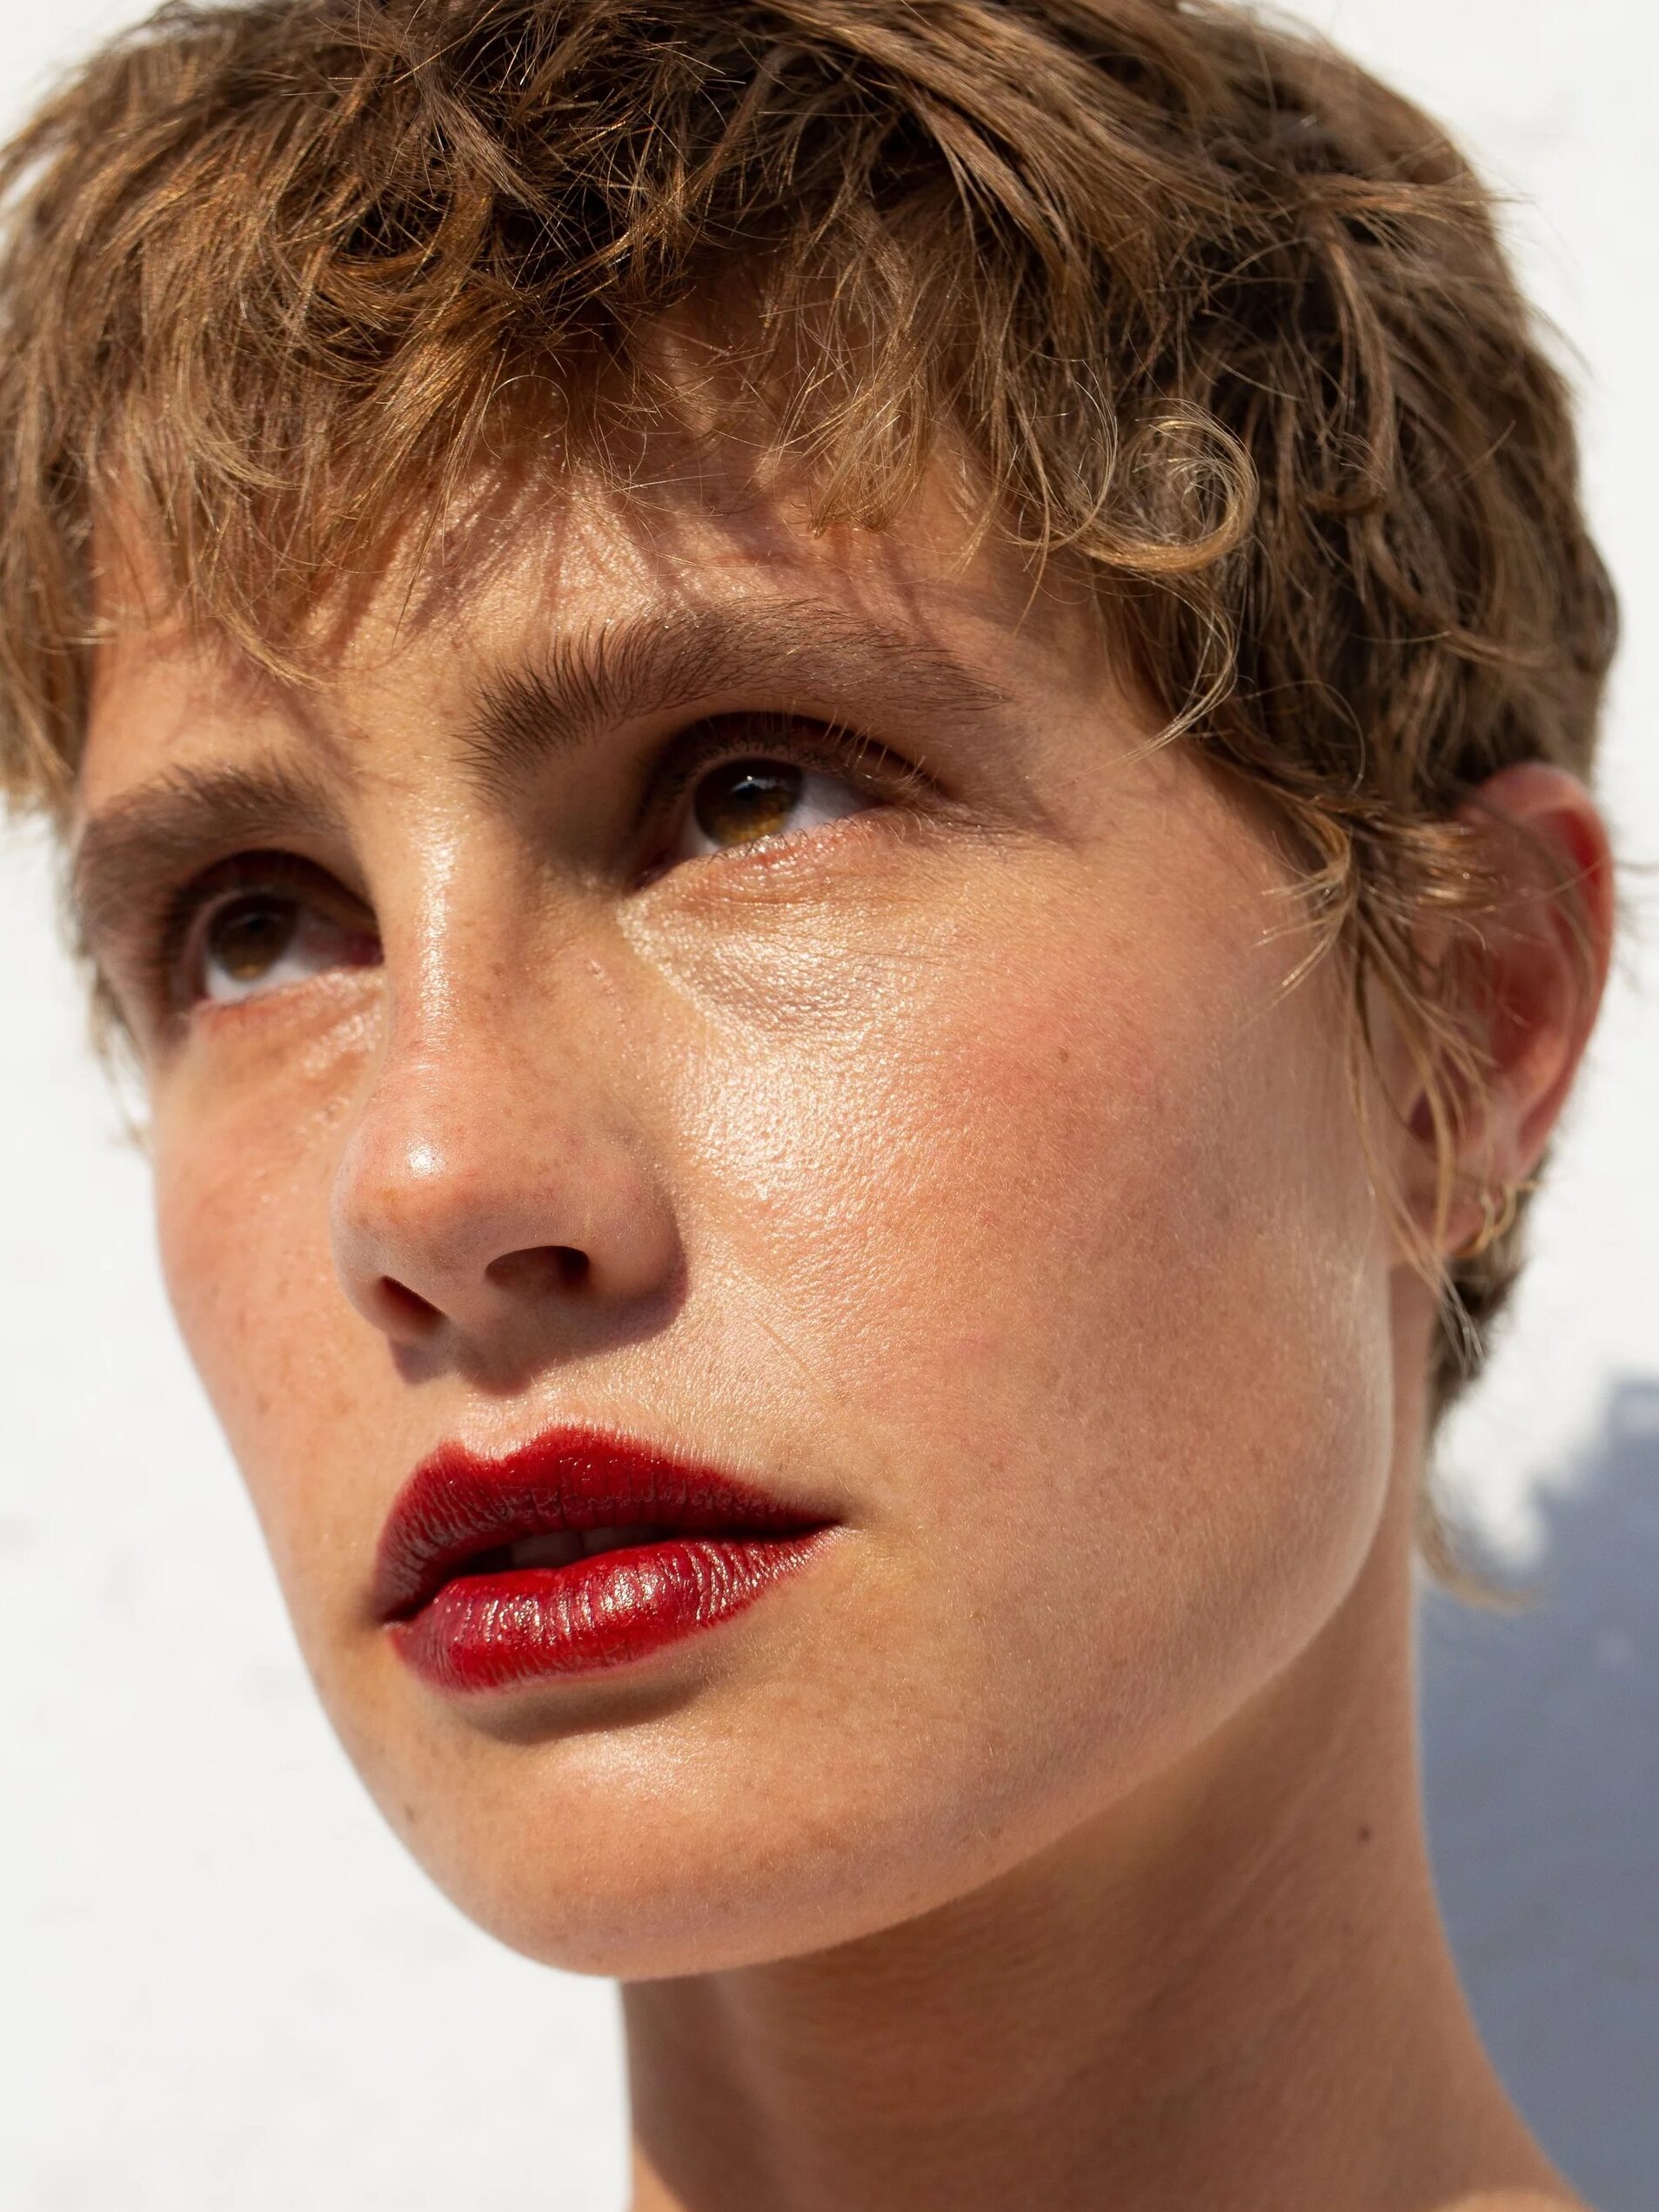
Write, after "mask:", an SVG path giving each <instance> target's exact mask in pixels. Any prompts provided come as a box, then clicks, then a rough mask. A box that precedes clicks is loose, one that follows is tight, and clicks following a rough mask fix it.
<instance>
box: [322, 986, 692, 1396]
mask: <svg viewBox="0 0 1659 2212" xmlns="http://www.w3.org/2000/svg"><path fill="white" fill-rule="evenodd" d="M515 996H517V995H515ZM574 1026H575V1025H574V1024H571V1023H566V1022H563V1021H561V1020H559V1016H558V1014H557V1013H556V1012H555V1011H554V1010H553V1009H550V1008H548V1007H547V1006H546V1005H545V1004H542V1005H539V1006H535V1007H533V1008H532V1009H530V1011H529V1013H528V1015H525V1014H524V1013H518V1014H507V1015H505V1016H504V1010H503V1008H502V1004H501V1001H500V999H499V998H498V997H496V998H495V999H494V1002H493V1004H492V1005H487V1006H485V1007H482V1008H480V1009H478V1010H477V1012H476V1013H475V1014H474V1015H473V1016H471V1017H467V1016H454V1015H453V1014H452V1015H451V1016H449V1017H448V1018H445V1019H444V1020H442V1021H432V1020H431V1019H429V1018H427V1017H426V1016H423V1015H422V1014H421V1013H420V1012H419V1011H418V1009H417V1010H404V1011H398V1009H395V1008H394V1009H393V1010H392V1011H391V1013H390V1015H389V1017H388V1031H387V1036H386V1041H385V1046H384V1049H383V1050H382V1053H381V1056H380V1058H379V1062H378V1066H377V1067H376V1069H375V1071H374V1074H373V1077H372V1080H371V1083H370V1086H369V1089H368V1090H367V1092H366V1094H365V1096H364V1098H363V1100H362V1102H361V1103H360V1105H359V1107H358V1111H357V1113H356V1116H355V1118H354V1120H353V1121H352V1123H351V1126H350V1129H349V1131H348V1133H347V1136H346V1138H345V1143H344V1145H343V1147H342V1150H341V1152H340V1155H339V1157H338V1166H337V1168H336V1171H335V1176H334V1183H333V1190H332V1193H331V1238H332V1244H333V1251H334V1262H335V1266H336V1268H337V1270H338V1274H339V1277H340V1281H341V1283H342V1284H343V1285H344V1287H345V1292H346V1295H347V1297H349V1298H350V1299H351V1303H352V1304H353V1305H354V1306H356V1308H357V1309H358V1312H360V1313H362V1314H363V1315H365V1317H367V1318H368V1319H369V1320H370V1321H371V1322H372V1323H373V1324H375V1326H376V1327H377V1328H378V1329H380V1330H382V1331H384V1332H385V1334H386V1336H387V1337H390V1338H391V1339H392V1341H393V1342H394V1343H395V1344H401V1345H408V1346H414V1345H425V1346H427V1347H429V1348H432V1347H434V1346H436V1345H438V1344H439V1340H443V1339H448V1340H449V1341H450V1344H451V1346H452V1349H453V1350H454V1351H456V1352H457V1353H458V1354H464V1355H465V1356H466V1357H470V1358H472V1359H473V1360H482V1361H484V1362H485V1363H487V1364H495V1363H497V1362H498V1361H502V1360H506V1359H514V1360H516V1359H518V1358H521V1357H524V1355H525V1351H526V1348H527V1344H528V1343H529V1342H530V1341H532V1340H533V1343H534V1344H535V1346H536V1347H537V1349H538V1350H541V1349H550V1348H551V1342H550V1340H552V1339H555V1338H557V1337H559V1336H561V1335H562V1336H564V1337H571V1336H572V1335H575V1336H591V1334H592V1331H593V1329H594V1328H595V1326H596V1325H597V1326H600V1327H603V1326H604V1325H605V1324H606V1323H607V1321H608V1323H609V1324H610V1325H611V1326H612V1328H614V1327H616V1326H617V1325H619V1323H620V1321H621V1320H622V1318H623V1317H625V1316H626V1315H628V1314H629V1313H630V1312H637V1311H638V1310H639V1309H641V1308H643V1307H645V1306H646V1305H648V1304H651V1303H652V1301H653V1300H655V1299H658V1298H659V1297H662V1296H663V1295H664V1294H665V1293H666V1291H667V1290H668V1288H669V1286H670V1284H672V1281H673V1279H674V1277H675V1275H676V1273H677V1271H678V1268H679V1255H680V1245H679V1235H678V1230H677V1225H676V1222H675V1217H674V1213H673V1210H672V1206H671V1204H670V1203H669V1200H668V1197H667V1194H666V1187H665V1184H664V1183H663V1181H662V1178H661V1176H660V1174H659V1170H658V1168H657V1166H656V1164H655V1163H653V1161H652V1158H651V1157H650V1156H648V1153H647V1150H646V1144H645V1143H644V1141H643V1139H642V1137H641V1135H640V1133H639V1129H637V1127H636V1126H635V1125H634V1124H633V1123H632V1121H631V1119H630V1118H629V1116H627V1114H626V1113H625V1110H624V1109H623V1106H622V1102H621V1101H620V1100H619V1098H618V1097H617V1096H615V1095H614V1092H613V1091H612V1090H611V1089H608V1088H607V1086H606V1083H605V1080H604V1070H603V1069H601V1068H599V1066H597V1065H596V1064H595V1061H594V1056H593V1055H592V1052H590V1053H588V1054H586V1055H585V1054H583V1053H582V1052H580V1051H579V1050H578V1049H576V1048H575V1046H574V1045H573V1043H572V1042H571V1036H572V1029H573V1027H574ZM525 1028H528V1029H532V1031H533V1032H535V1035H533V1036H532V1037H529V1038H526V1037H525V1036H524V1035H523V1034H521V1033H520V1031H521V1030H522V1029H525ZM548 1036H559V1038H560V1039H561V1043H560V1046H559V1049H551V1050H550V1049H547V1046H546V1044H545V1039H546V1038H547V1037H548Z"/></svg>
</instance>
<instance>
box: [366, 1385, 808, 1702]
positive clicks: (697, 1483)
mask: <svg viewBox="0 0 1659 2212" xmlns="http://www.w3.org/2000/svg"><path fill="white" fill-rule="evenodd" d="M629 1507H632V1508H633V1509H634V1512H633V1514H632V1515H630V1514H629V1513H628V1512H627V1509H628V1508H629ZM833 1525H834V1524H833V1522H832V1521H831V1520H830V1519H828V1518H826V1517H824V1516H822V1515H815V1514H812V1513H810V1512H804V1511H802V1510H800V1509H799V1508H797V1507H794V1506H793V1505H786V1504H784V1503H783V1502H782V1501H780V1500H779V1499H777V1498H769V1497H767V1496H766V1495H765V1494H763V1493H762V1492H760V1491H757V1490H755V1489H753V1487H752V1486H751V1485H747V1484H746V1483H742V1482H739V1481H738V1480H737V1479H736V1478H733V1477H732V1476H729V1475H726V1474H724V1473H722V1472H720V1471H718V1470H715V1469H712V1468H707V1467H696V1466H692V1465H689V1464H688V1463H686V1462H684V1461H681V1460H679V1459H675V1458H669V1457H667V1456H666V1455H665V1454H662V1453H660V1452H658V1451H654V1450H652V1449H651V1448H650V1447H646V1446H642V1445H637V1444H635V1443H632V1441H630V1440H625V1439H619V1438H612V1437H607V1436H604V1435H601V1434H599V1433H598V1432H596V1431H591V1430H570V1429H565V1430H559V1431H553V1432H551V1433H550V1434H548V1435H546V1436H544V1437H541V1438H537V1439H536V1440H535V1441H534V1442H532V1444H530V1445H525V1446H523V1447H521V1448H520V1449H519V1450H518V1451H514V1452H513V1453H512V1454H511V1455H510V1456H509V1457H507V1458H503V1459H495V1460H485V1459H481V1458H476V1457H474V1456H473V1455H472V1454H471V1453H468V1452H465V1451H460V1450H458V1449H457V1448H450V1449H447V1450H445V1451H441V1452H438V1453H437V1454H435V1455H434V1456H433V1457H432V1458H431V1459H428V1460H426V1461H425V1462H424V1463H423V1465H421V1466H420V1467H418V1468H417V1470H416V1471H415V1473H414V1474H413V1475H412V1476H411V1478H410V1480H409V1481H408V1483H406V1484H405V1486H404V1488H403V1490H402V1491H400V1492H399V1494H398V1498H397V1500H396V1502H395V1503H394V1505H393V1507H392V1510H391V1514H390V1515H389V1516H388V1518H387V1521H386V1525H385V1529H384V1530H383V1532H382V1535H381V1540H380V1546H379V1551H378V1556H377V1560H376V1572H375V1585H374V1609H375V1612H376V1615H377V1617H378V1619H379V1620H380V1621H381V1623H382V1624H383V1625H385V1627H386V1628H387V1630H388V1631H389V1632H390V1633H391V1637H392V1639H393V1641H394V1644H395V1646H396V1647H397V1649H398V1652H399V1653H400V1655H401V1656H402V1657H403V1658H404V1659H405V1660H406V1661H407V1662H408V1663H409V1664H410V1665H411V1666H412V1667H413V1668H414V1670H415V1672H417V1673H418V1674H419V1675H420V1676H422V1677H423V1678H424V1679H425V1680H426V1681H427V1682H428V1683H430V1684H431V1686H434V1687H437V1688H439V1689H443V1690H446V1691H454V1692H461V1691H478V1690H489V1689H502V1688H507V1687H511V1686H514V1685H516V1684H522V1683H525V1682H529V1681H532V1680H535V1679H545V1678H548V1677H558V1676H561V1675H570V1674H576V1673H585V1672H591V1671H592V1670H593V1669H595V1668H599V1667H614V1666H619V1665H622V1664H624V1663H625V1662H628V1661H631V1660H635V1659H642V1658H644V1657H646V1655H647V1654H648V1653H650V1652H654V1651H657V1650H659V1649H661V1648H662V1647H663V1646H665V1645H667V1644H670V1643H677V1642H679V1640H680V1639H682V1638H684V1637H686V1636H687V1635H689V1634H691V1633H692V1632H694V1631H698V1630H702V1629H706V1628H711V1627H713V1626H715V1625H717V1624H718V1623H719V1622H720V1621H723V1620H725V1619H728V1618H730V1617H731V1616H732V1615H733V1614H734V1613H736V1612H740V1611H743V1610H744V1609H746V1607H747V1606H748V1605H750V1604H752V1603H753V1600H754V1599H757V1598H759V1597H760V1596H761V1595H763V1594H764V1592H766V1591H767V1590H769V1589H770V1588H772V1587H773V1585H775V1584H776V1583H777V1582H779V1580H780V1579H782V1578H783V1577H784V1576H785V1575H786V1574H789V1573H791V1572H793V1571H794V1570H795V1569H796V1568H797V1567H799V1566H800V1565H804V1564H805V1562H806V1559H807V1558H809V1557H810V1556H812V1554H813V1552H814V1551H815V1550H816V1549H817V1548H818V1547H819V1544H820V1542H821V1540H822V1539H823V1538H826V1537H827V1536H828V1534H829V1533H830V1532H831V1530H832V1528H833Z"/></svg>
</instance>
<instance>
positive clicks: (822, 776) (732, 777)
mask: <svg viewBox="0 0 1659 2212" xmlns="http://www.w3.org/2000/svg"><path fill="white" fill-rule="evenodd" d="M874 803H875V801H874V800H873V796H872V794H870V793H869V792H868V791H865V790H861V789H860V788H859V787H858V784H857V783H856V782H855V781H854V780H853V777H852V776H851V775H845V774H833V773H832V772H830V771H826V770H824V769H819V768H813V767H806V766H804V765H803V764H802V763H801V762H799V761H787V760H779V759H773V758H768V757H766V755H765V754H748V755H746V756H745V757H743V758H742V759H739V760H730V761H719V762H717V763H716V764H715V765H714V766H713V767H708V768H705V769H704V770H702V771H701V773H700V774H698V775H697V776H696V777H695V778H694V780H692V781H691V783H690V784H689V786H688V788H687V792H686V808H685V812H684V815H683V817H682V819H681V821H680V823H679V828H678V829H677V831H676V833H675V835H674V836H673V839H672V841H671V843H670V846H669V848H668V850H667V852H666V855H665V859H666V861H680V860H695V859H699V858H702V857H703V856H705V855H708V854H711V853H725V852H730V851H732V850H733V848H735V847H737V846H740V845H756V844H759V842H760V841H762V840H763V839H765V838H770V837H786V836H791V835H794V834H796V833H797V832H799V831H800V830H805V829H817V828H822V827H823V825H824V824H826V822H832V821H840V819H841V818H842V817H843V816H844V815H846V814H862V813H863V812H864V811H865V809H866V808H867V807H870V806H872V805H873V804H874Z"/></svg>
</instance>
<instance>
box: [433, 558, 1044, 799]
mask: <svg viewBox="0 0 1659 2212" xmlns="http://www.w3.org/2000/svg"><path fill="white" fill-rule="evenodd" d="M740 693H747V694H751V699H752V703H753V704H755V705H757V706H759V705H762V704H764V705H766V706H770V707H776V708H780V709H789V708H792V707H799V705H800V704H801V703H802V702H804V701H806V700H814V701H818V702H821V703H822V704H823V705H824V706H826V707H830V708H831V709H832V710H833V711H834V710H840V711H846V710H847V709H852V710H853V711H854V712H863V713H873V712H875V711H878V710H880V712H882V713H884V714H886V715H889V716H890V715H893V714H900V715H905V716H921V717H945V716H950V717H955V718H961V717H965V716H980V715H983V714H987V713H988V712H989V711H991V710H993V708H995V707H1000V706H1005V705H1006V704H1007V694H1005V693H1004V692H1002V691H1001V690H1000V688H999V687H998V686H997V685H995V684H994V683H993V682H991V681H990V680H988V679H987V677H985V676H983V675H981V674H979V673H978V672H977V671H975V670H973V669H971V668H969V667H967V666H966V665H965V664H964V663H963V662H962V661H960V660H958V659H957V658H956V657H955V655H954V654H951V653H950V652H948V651H947V649H946V648H945V647H941V646H938V645H935V644H933V643H932V642H931V641H930V640H926V639H923V638H918V637H915V636H913V635H911V634H908V633H905V632H903V631H898V630H892V629H887V628H884V627H880V626H879V625H872V624H868V623H865V622H862V621H854V620H849V618H848V617H847V616H846V613H844V612H843V611H842V610H841V609H840V608H835V607H828V606H826V605H824V604H823V603H821V602H819V601H817V600H793V601H786V602H785V603H783V604H781V605H774V606H771V607H733V608H725V607H709V608H704V607H688V608H682V609H677V610H675V612H673V613H670V614H667V615H661V614H658V615H651V616H644V615H632V616H625V617H621V618H619V619H617V620H611V621H606V622H603V623H599V624H595V625H593V626H592V627H590V628H587V629H585V630H581V631H578V632H576V633H567V634H565V635H563V636H560V637H558V638H555V639H553V640H551V642H550V643H549V645H548V647H547V648H546V649H545V652H544V653H542V654H540V655H539V656H538V657H536V658H534V659H532V660H530V661H528V662H526V663H525V664H524V665H521V666H519V667H514V668H512V669H503V670H501V671H499V672H498V673H497V674H495V675H493V676H492V677H491V678H489V679H488V680H485V682H484V683H482V684H481V685H480V686H479V687H478V694H477V696H476V699H475V701H474V705H473V710H472V715H471V717H470V718H469V720H468V721H467V722H466V724H465V727H463V729H462V731H461V734H460V742H461V749H462V754H463V758H464V759H465V761H466V763H467V766H468V767H469V768H470V770H471V771H472V774H473V776H474V778H475V779H476V781H477V782H478V785H479V787H480V788H482V789H483V790H484V791H485V793H486V794H488V795H489V796H490V797H491V798H492V800H494V801H497V802H498V803H505V802H507V801H509V800H510V799H512V797H514V796H516V795H517V794H518V792H519V791H520V790H521V789H522V788H523V786H524V784H525V782H526V781H528V780H529V778H530V777H532V775H533V774H535V773H536V771H537V769H538V768H539V767H541V765H542V764H543V763H544V762H545V761H547V760H549V759H550V758H557V757H559V755H561V754H566V753H569V752H572V751H573V750H575V749H576V748H577V747H580V746H582V745H584V744H586V743H587V742H589V741H591V740H592V739H593V738H595V737H597V736H599V735H600V734H603V733H604V732H605V731H606V730H609V729H614V728H615V727H618V725H619V724H620V723H623V722H627V721H638V720H639V719H642V718H643V717H645V716H647V715H652V714H661V713H664V712H666V711H668V710H670V709H672V708H675V707H679V708H681V709H684V708H686V707H692V706H693V705H695V704H697V703H698V702H699V701H703V700H709V701H712V700H716V699H718V698H719V697H721V696H722V695H730V694H740ZM762 694H766V696H764V697H763V696H762Z"/></svg>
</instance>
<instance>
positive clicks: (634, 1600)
mask: <svg viewBox="0 0 1659 2212" xmlns="http://www.w3.org/2000/svg"><path fill="white" fill-rule="evenodd" d="M827 1534H828V1531H827V1530H826V1529H822V1528H818V1529H813V1530H810V1531H808V1532H806V1533H805V1534H802V1535H797V1536H780V1537H718V1536H685V1537H675V1538H669V1539H667V1540H666V1541H663V1542H659V1543H656V1544H640V1545H629V1546H625V1547H624V1548H623V1549H622V1550H619V1551H616V1552H598V1553H596V1554H595V1555H594V1557H593V1558H588V1559H576V1560H572V1562H571V1564H570V1565H568V1566H562V1567H512V1568H508V1569H506V1570H505V1571H504V1572H500V1573H497V1574H478V1575H460V1576H458V1577H457V1578H456V1579H455V1580H454V1581H452V1582H446V1583H445V1585H444V1587H443V1588H442V1589H441V1590H440V1591H439V1592H438V1594H437V1596H436V1597H434V1598H431V1599H429V1600H428V1601H427V1603H426V1604H425V1605H423V1606H422V1607H421V1609H420V1611H419V1612H418V1613H416V1614H415V1615H414V1616H413V1617H412V1618H411V1619H409V1620H404V1621H397V1622H394V1623H393V1624H392V1627H391V1636H392V1639H393V1641H394V1643H395V1644H396V1646H397V1648H398V1652H399V1654H400V1655H401V1657H402V1658H403V1659H405V1661H406V1663H407V1664H408V1665H409V1666H411V1667H412V1668H413V1669H414V1671H415V1672H416V1673H417V1674H418V1675H419V1676H421V1678H422V1679H424V1680H425V1681H426V1682H428V1683H430V1684H431V1686H433V1687H434V1688H435V1689H439V1690H449V1691H457V1692H469V1691H474V1690H505V1689H512V1688H513V1687H515V1686H518V1685H519V1684H521V1683H529V1682H543V1681H546V1680H548V1679H557V1678H559V1677H560V1676H566V1675H573V1674H593V1673H598V1672H602V1671H603V1670H605V1668H608V1667H615V1666H626V1665H627V1664H629V1663H630V1662H631V1661H632V1660H635V1659H644V1658H646V1657H647V1656H648V1655H649V1654H650V1653H651V1652H658V1651H660V1650H662V1649H663V1647H664V1646H666V1645H669V1644H678V1643H679V1642H680V1641H682V1639H685V1638H686V1637H687V1636H692V1635H695V1634H696V1633H697V1632H699V1630H701V1629H705V1628H713V1627H715V1626H716V1625H718V1624H719V1622H721V1621H723V1620H729V1619H731V1618H732V1616H733V1614H734V1613H739V1612H743V1611H744V1610H745V1608H746V1607H747V1606H749V1605H753V1603H754V1601H755V1599H757V1598H761V1597H764V1596H765V1595H766V1592H767V1591H768V1590H770V1589H771V1588H773V1585H775V1584H777V1583H779V1582H781V1581H782V1580H784V1579H785V1578H786V1576H788V1575H791V1574H793V1573H794V1572H795V1571H796V1569H797V1568H799V1567H801V1566H804V1565H806V1562H807V1560H808V1559H809V1558H811V1557H812V1555H813V1552H814V1551H815V1549H816V1548H817V1546H818V1545H819V1540H820V1539H821V1538H823V1537H825V1536H826V1535H827Z"/></svg>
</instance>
